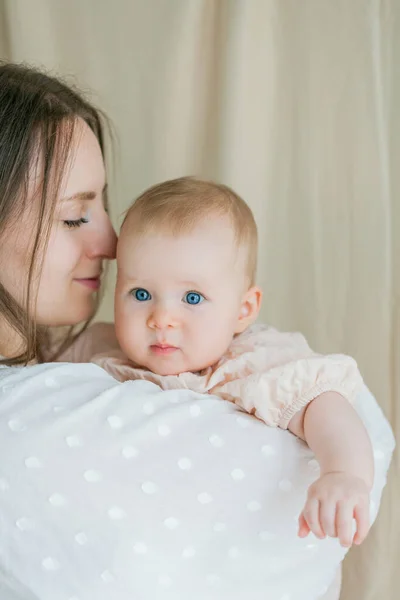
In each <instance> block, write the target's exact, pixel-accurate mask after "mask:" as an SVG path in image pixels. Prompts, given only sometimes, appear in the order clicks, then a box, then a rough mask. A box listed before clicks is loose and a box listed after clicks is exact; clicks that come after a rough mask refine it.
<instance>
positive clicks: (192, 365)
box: [144, 358, 210, 377]
mask: <svg viewBox="0 0 400 600" xmlns="http://www.w3.org/2000/svg"><path fill="white" fill-rule="evenodd" d="M146 362H147V364H145V365H144V368H145V369H147V370H148V371H151V372H152V373H155V374H156V375H160V376H163V377H166V376H168V375H170V376H177V375H181V374H182V373H199V372H200V371H203V370H204V369H206V368H207V367H209V366H210V363H208V362H205V363H199V362H195V361H192V362H190V361H179V360H174V359H172V360H169V359H168V358H167V359H161V360H149V361H146Z"/></svg>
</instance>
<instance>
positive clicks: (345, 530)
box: [336, 502, 354, 548]
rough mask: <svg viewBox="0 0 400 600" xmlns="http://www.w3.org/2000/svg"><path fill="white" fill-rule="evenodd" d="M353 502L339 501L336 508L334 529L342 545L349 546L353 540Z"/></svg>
mask: <svg viewBox="0 0 400 600" xmlns="http://www.w3.org/2000/svg"><path fill="white" fill-rule="evenodd" d="M353 513H354V503H353V502H339V504H338V505H337V509H336V531H337V537H338V538H339V541H340V543H341V545H342V546H344V547H345V548H350V546H351V544H352V541H353Z"/></svg>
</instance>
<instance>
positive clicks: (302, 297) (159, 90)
mask: <svg viewBox="0 0 400 600" xmlns="http://www.w3.org/2000/svg"><path fill="white" fill-rule="evenodd" d="M0 36H1V38H0V53H1V56H3V57H7V58H10V59H12V60H15V61H27V62H30V63H34V64H37V65H43V66H45V67H46V68H50V69H52V70H53V71H55V72H58V73H61V74H63V75H67V76H68V78H69V80H70V81H75V82H76V83H77V84H79V85H80V86H81V87H83V88H84V89H85V90H88V91H90V92H91V93H92V98H94V99H95V101H96V102H97V103H98V104H99V105H101V106H102V107H103V108H104V109H105V110H106V111H107V112H108V114H109V115H110V116H111V118H112V119H113V121H114V124H115V126H116V130H117V133H118V138H119V143H118V148H117V151H118V152H117V159H116V167H115V171H114V175H113V177H112V185H111V190H112V194H111V204H112V211H113V213H114V215H115V218H116V222H118V215H120V214H121V212H122V211H123V210H124V209H125V208H126V207H127V206H128V205H129V203H130V202H131V200H132V199H133V198H134V197H135V195H137V194H138V193H139V192H140V191H141V190H142V189H143V188H145V187H146V186H148V185H150V184H153V183H155V182H157V181H160V180H162V179H164V178H170V177H174V176H180V175H183V174H199V175H202V176H206V177H212V178H217V179H218V180H221V181H223V182H225V183H227V184H229V185H232V186H233V187H234V188H235V189H236V190H237V191H238V192H239V193H241V194H242V195H243V196H244V198H245V199H246V200H247V201H248V202H249V204H250V205H251V207H252V208H253V210H254V212H255V215H256V218H257V222H258V225H259V230H260V266H259V282H260V284H261V285H262V286H263V288H264V291H265V303H264V308H263V314H262V318H263V319H264V320H265V321H268V322H270V323H273V324H274V325H276V326H277V327H280V328H283V329H299V330H301V331H303V332H304V333H305V334H306V336H307V337H308V338H309V340H310V342H311V344H312V345H313V346H314V347H315V348H316V349H319V350H321V351H328V350H329V351H342V352H347V353H350V354H352V355H354V356H355V357H356V358H357V360H358V361H359V364H360V367H361V369H362V372H363V373H364V376H365V380H366V382H367V383H368V385H369V386H370V387H371V389H372V391H373V392H374V393H375V395H376V397H377V398H378V400H379V402H380V404H381V406H382V407H383V409H384V411H385V414H386V415H387V416H388V418H389V419H390V420H391V423H392V425H393V428H394V430H395V432H396V433H397V435H398V436H399V434H400V410H399V409H400V385H399V384H400V241H399V239H400V237H399V235H398V233H397V232H400V201H399V197H400V175H399V173H400V168H399V167H400V143H399V142H400V120H399V115H400V74H399V68H398V65H399V59H400V41H399V40H400V2H399V0H118V1H115V2H109V1H108V0H70V1H69V2H65V0H0ZM111 279H112V278H111ZM102 316H103V317H107V318H112V281H110V285H109V292H108V296H107V297H106V300H105V303H104V305H103V308H102ZM399 437H400V436H399ZM398 458H399V456H398V455H397V460H396V461H395V465H394V467H393V468H392V473H391V479H390V484H389V486H388V488H387V489H386V491H385V496H384V502H383V507H382V512H381V515H380V517H379V520H378V523H377V524H376V525H375V527H374V529H373V531H372V533H371V535H370V537H369V539H368V542H367V543H366V544H365V545H364V546H363V547H362V548H361V549H358V550H353V551H352V552H351V553H350V555H349V557H348V559H347V560H346V563H345V583H344V587H343V593H342V598H343V599H344V600H382V599H383V598H385V599H386V600H395V599H397V598H398V589H399V586H400V576H399V573H398V560H399V558H398V557H399V556H400V518H399V510H398V508H397V503H396V497H397V498H398V497H399V495H400V472H399V464H398ZM396 566H397V570H396ZM249 597H250V596H249Z"/></svg>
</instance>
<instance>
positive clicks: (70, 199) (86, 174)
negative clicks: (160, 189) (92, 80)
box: [0, 121, 116, 326]
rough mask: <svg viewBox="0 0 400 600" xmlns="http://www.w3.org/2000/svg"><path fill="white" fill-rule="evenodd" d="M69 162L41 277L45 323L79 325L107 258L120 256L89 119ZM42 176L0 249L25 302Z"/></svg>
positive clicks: (1, 270) (6, 280)
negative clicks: (88, 123) (117, 251)
mask: <svg viewBox="0 0 400 600" xmlns="http://www.w3.org/2000/svg"><path fill="white" fill-rule="evenodd" d="M67 164H68V167H67V169H66V174H65V176H64V179H63V181H62V184H61V188H60V198H59V199H57V204H56V208H55V212H54V217H53V222H52V225H51V233H50V238H49V243H48V246H47V249H46V251H45V255H44V257H43V267H42V271H41V273H40V274H39V278H36V281H37V284H38V296H37V306H36V320H37V323H38V324H39V325H47V326H58V325H75V324H77V323H79V322H81V321H84V320H86V319H87V318H89V317H90V316H91V315H92V313H93V310H94V307H95V300H96V292H97V291H98V289H99V286H100V278H101V273H102V268H103V261H104V259H110V258H114V257H115V246H116V235H115V232H114V230H113V228H112V225H111V222H110V220H109V218H108V215H107V213H106V212H105V209H104V190H105V184H106V181H105V169H104V163H103V158H102V154H101V150H100V146H99V144H98V141H97V139H96V137H95V135H94V134H93V132H92V131H91V130H90V128H89V127H88V126H87V125H86V123H84V122H83V121H79V123H78V126H77V127H76V132H75V135H74V143H73V148H72V153H71V160H70V161H67ZM36 180H37V178H35V174H34V173H33V174H32V177H31V181H30V191H29V200H30V202H28V204H29V208H27V209H26V210H25V211H24V213H23V214H22V215H21V218H20V219H19V220H18V222H17V223H15V224H13V226H12V227H10V228H9V230H8V231H7V232H6V233H5V234H4V236H2V240H1V242H2V243H1V247H0V281H1V283H2V284H3V286H5V288H6V289H7V291H8V292H10V293H11V294H12V296H13V297H14V298H15V299H16V300H17V301H19V302H20V303H22V304H23V301H24V300H23V299H24V292H25V291H26V284H27V280H28V265H29V260H30V256H31V253H32V240H33V235H34V234H35V232H36V223H37V219H38V210H39V196H40V194H39V193H38V186H37V183H35V181H36ZM33 283H34V285H35V281H34V282H33Z"/></svg>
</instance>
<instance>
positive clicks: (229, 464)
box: [0, 363, 391, 600]
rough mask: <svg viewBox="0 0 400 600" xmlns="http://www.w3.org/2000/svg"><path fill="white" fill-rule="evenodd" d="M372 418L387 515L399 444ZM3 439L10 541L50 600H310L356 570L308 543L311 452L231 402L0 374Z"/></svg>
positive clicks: (97, 381)
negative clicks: (303, 514)
mask: <svg viewBox="0 0 400 600" xmlns="http://www.w3.org/2000/svg"><path fill="white" fill-rule="evenodd" d="M360 406H361V408H358V410H362V411H364V415H365V413H368V414H369V413H370V412H371V413H373V418H371V421H368V418H367V419H366V425H367V427H368V428H369V430H370V433H371V435H372V439H373V442H374V448H375V461H376V469H377V484H376V487H375V489H374V491H373V500H374V503H375V504H374V507H373V515H376V512H377V509H378V507H379V493H380V490H381V489H382V487H383V484H384V476H385V473H386V470H387V466H388V457H389V456H390V452H391V450H390V448H391V446H390V444H391V438H390V433H388V431H387V430H385V426H384V424H383V423H382V417H381V414H380V413H379V411H378V413H376V411H375V412H374V410H375V409H376V405H375V403H374V401H373V400H371V399H370V398H369V397H368V396H367V397H366V398H364V399H363V401H362V403H361V404H360ZM55 408H56V409H57V410H54V409H55ZM378 422H379V427H376V428H375V429H374V427H375V424H376V423H378ZM0 429H1V432H0V434H1V435H0V452H1V456H7V457H8V458H7V461H3V462H2V465H1V472H0V514H1V515H2V539H3V540H5V543H6V544H7V547H8V549H9V552H8V559H9V560H11V561H14V558H13V557H18V560H16V559H15V561H14V562H13V563H12V564H11V565H10V566H11V572H12V573H15V576H16V579H17V580H18V581H21V582H25V585H28V588H29V586H30V587H31V590H29V591H31V592H32V595H35V596H36V597H40V598H41V600H85V599H86V598H96V599H98V600H115V599H117V598H118V600H131V598H140V599H141V600H155V599H157V598H162V599H163V600H176V599H178V598H191V600H204V598H207V599H209V600H243V599H244V598H247V597H249V584H248V582H251V598H252V600H265V597H266V595H267V596H268V598H270V599H271V600H282V599H285V598H286V600H287V599H291V598H296V600H310V599H311V598H317V597H318V594H320V592H321V590H323V589H325V588H326V587H327V586H329V584H330V579H331V576H332V565H335V564H337V565H339V563H340V561H341V560H342V559H343V557H344V554H345V551H344V550H343V549H342V548H340V547H339V546H338V544H337V543H336V542H334V541H331V540H324V541H323V542H320V541H319V540H317V539H315V538H307V539H306V540H300V539H298V538H297V536H296V529H297V524H296V519H297V516H298V514H299V512H300V510H301V508H302V503H303V500H304V497H305V493H306V490H307V488H308V486H309V485H310V484H311V483H312V482H313V481H314V480H315V478H316V477H317V476H318V465H316V464H315V460H314V457H313V455H312V453H311V452H310V451H309V450H308V449H307V448H305V447H304V445H301V444H299V443H298V441H297V440H296V439H295V438H294V436H291V435H289V434H288V433H287V432H285V431H282V430H279V429H273V428H269V427H266V426H265V425H264V424H263V423H261V422H260V421H258V420H257V419H254V418H252V417H250V416H248V415H245V414H243V413H242V412H240V411H238V409H237V408H236V407H235V406H234V405H233V404H231V403H229V402H223V401H221V400H219V399H215V398H213V397H211V396H199V395H197V394H194V393H192V392H189V391H187V390H179V391H168V392H160V390H159V388H158V387H157V386H155V385H153V384H151V383H149V382H144V381H137V382H126V383H124V384H119V383H117V382H116V381H114V380H113V379H112V378H111V377H110V376H109V375H108V374H107V373H105V372H104V371H102V370H101V369H100V368H98V367H97V366H94V365H90V364H88V365H83V364H82V365H81V364H77V365H73V366H72V365H66V364H61V363H60V364H55V365H38V366H35V367H30V368H29V369H2V368H0ZM374 432H375V433H374ZM377 432H379V433H377ZM382 432H386V433H385V435H383V433H382Z"/></svg>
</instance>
